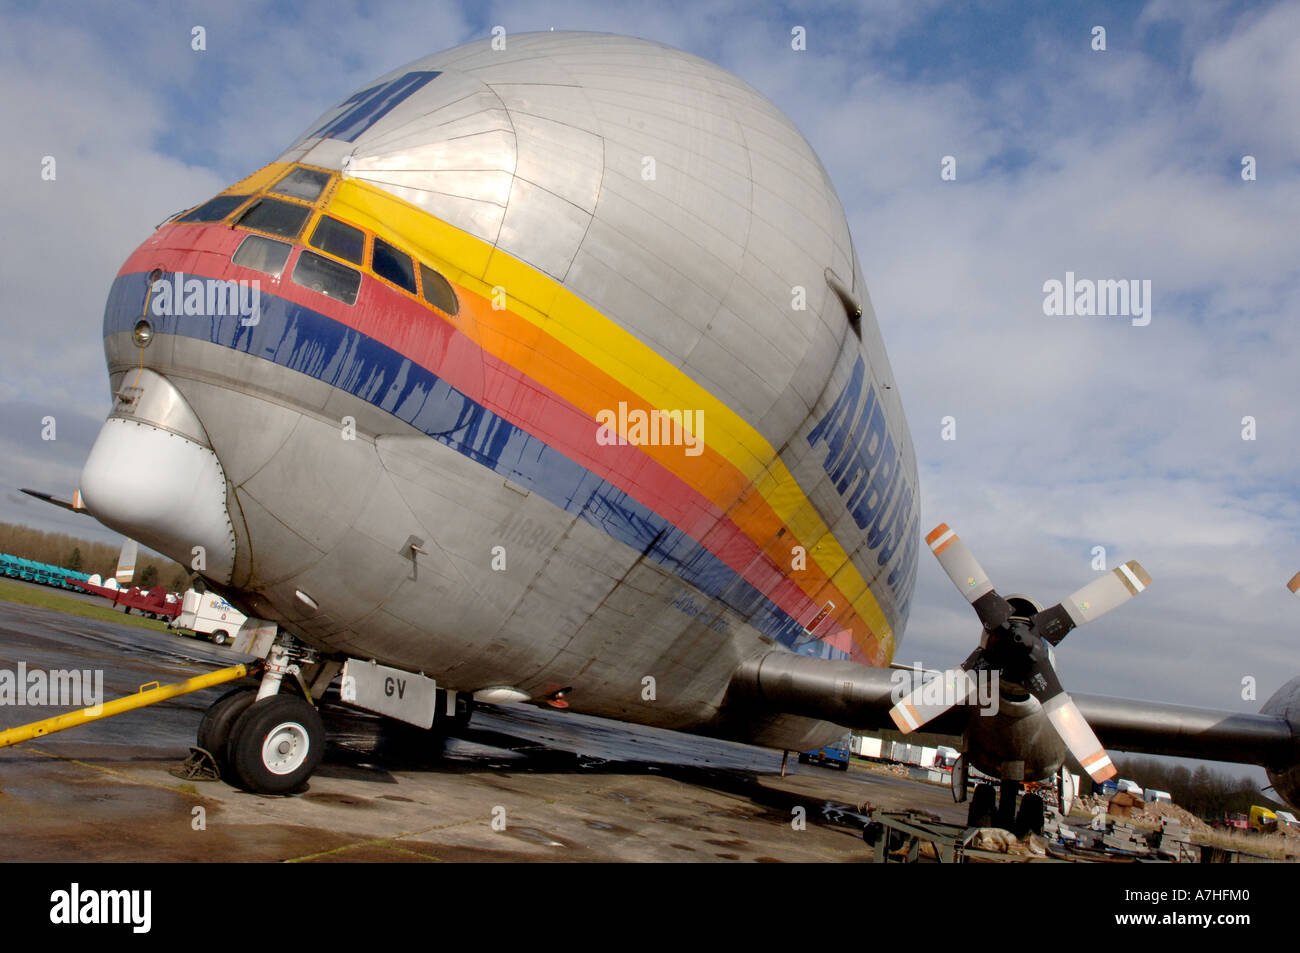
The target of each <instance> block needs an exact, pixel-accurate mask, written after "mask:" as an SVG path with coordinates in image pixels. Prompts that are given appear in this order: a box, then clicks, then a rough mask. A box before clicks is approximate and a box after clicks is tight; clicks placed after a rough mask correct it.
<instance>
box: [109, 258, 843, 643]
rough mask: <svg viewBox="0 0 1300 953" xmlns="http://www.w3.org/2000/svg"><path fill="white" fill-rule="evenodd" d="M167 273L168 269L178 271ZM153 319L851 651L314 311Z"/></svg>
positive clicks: (137, 281)
mask: <svg viewBox="0 0 1300 953" xmlns="http://www.w3.org/2000/svg"><path fill="white" fill-rule="evenodd" d="M187 277H190V276H189V274H188V273H187ZM195 277H197V276H195ZM164 279H165V280H168V281H170V280H171V276H170V275H164ZM147 281H148V276H147V275H145V274H144V273H142V272H141V273H136V274H131V275H122V276H120V277H118V279H117V280H116V281H115V282H114V283H113V288H112V290H111V291H110V292H109V297H108V304H107V305H106V307H105V310H104V334H105V336H107V335H109V334H113V333H116V332H120V331H130V330H131V329H132V328H133V327H134V326H135V323H136V321H138V320H139V319H140V312H141V307H142V305H143V302H144V300H145V290H146V287H147ZM149 320H150V323H151V324H152V325H153V328H154V333H155V334H177V335H182V336H184V337H189V338H194V339H196V340H201V341H209V342H211V343H212V344H219V345H221V346H223V347H228V348H231V349H232V350H236V351H242V352H244V353H245V354H249V355H252V356H254V357H260V358H262V359H264V360H268V361H271V362H273V363H275V364H278V365H280V366H281V367H286V368H288V369H290V370H294V371H299V372H300V373H303V374H307V375H309V376H311V377H314V378H315V379H316V380H319V381H323V382H325V383H326V384H329V385H331V386H333V387H337V388H339V389H340V390H344V391H347V392H348V393H349V394H353V395H354V396H356V397H358V398H360V399H362V400H364V401H366V402H367V403H369V404H372V405H373V406H375V407H378V408H380V409H381V410H385V411H387V412H388V413H390V414H392V415H393V416H394V417H396V418H398V419H399V420H403V421H405V422H406V423H408V424H410V425H411V426H413V427H415V428H416V429H417V430H419V431H421V432H422V433H425V434H427V435H428V436H430V437H432V438H433V439H434V440H437V441H438V442H439V443H442V444H444V445H445V446H448V447H450V448H451V449H453V450H455V451H456V452H457V453H460V454H463V455H464V456H466V457H468V458H469V459H471V460H473V461H475V462H476V463H480V464H482V465H483V466H485V467H488V468H490V469H491V470H493V471H494V472H496V473H498V474H500V475H501V476H503V477H505V478H507V479H509V480H512V481H513V482H515V483H518V484H520V485H521V486H524V487H527V488H528V489H529V490H530V491H532V492H534V493H537V494H539V495H541V496H543V497H545V498H546V499H547V500H549V501H550V502H552V503H554V504H555V505H556V506H558V507H560V508H561V509H563V510H564V511H565V512H568V513H573V514H575V515H578V516H580V517H581V518H582V519H583V520H585V521H586V522H588V523H590V524H591V525H592V526H595V527H597V528H598V529H600V530H602V531H604V532H605V533H606V534H607V535H609V536H612V537H613V538H614V539H616V540H618V541H619V542H621V543H624V544H625V545H627V546H630V547H632V548H633V549H635V550H636V551H638V552H642V553H645V555H646V558H647V559H651V560H653V561H654V562H656V563H659V564H660V565H661V566H664V567H665V568H666V569H668V570H670V571H671V572H673V573H674V574H675V575H677V576H678V577H680V578H681V579H682V580H683V581H685V582H687V583H689V584H690V585H692V586H694V587H695V588H696V589H698V590H700V591H701V592H703V593H704V594H705V595H707V596H709V597H710V598H712V599H715V600H717V601H718V602H720V603H722V604H723V605H725V606H726V607H727V608H729V609H731V610H732V611H733V612H735V613H737V614H738V615H739V616H740V617H741V618H743V619H745V620H746V621H747V622H748V623H749V624H750V625H751V626H753V627H754V628H755V629H757V630H758V631H759V632H762V633H763V634H764V635H766V636H767V637H768V638H770V639H772V640H774V641H775V642H777V643H778V644H780V645H783V646H785V647H786V648H788V649H790V650H792V651H794V652H797V653H799V654H801V655H812V656H818V657H821V658H834V659H843V658H847V657H848V655H847V653H845V652H844V651H843V650H841V649H837V648H834V647H833V646H831V645H829V644H827V643H825V642H823V641H821V640H820V639H816V638H813V637H811V636H809V635H808V634H807V633H806V632H805V631H804V629H803V627H802V626H801V625H799V623H798V622H796V621H795V620H794V619H793V618H791V617H790V616H789V615H788V614H787V613H786V612H785V611H784V610H783V609H781V608H780V607H779V606H777V605H776V604H775V603H773V602H772V601H771V600H770V599H768V598H767V597H766V596H764V595H763V594H762V593H761V592H759V591H758V590H757V589H755V588H754V587H753V586H752V585H750V583H748V582H747V581H746V580H745V579H744V578H743V577H742V576H741V575H740V574H739V573H737V572H736V571H735V570H733V569H732V568H731V567H730V566H728V565H727V564H726V563H724V562H723V561H722V560H721V559H719V558H718V557H717V556H716V555H714V554H713V553H711V552H710V551H709V550H708V549H707V548H706V547H704V546H703V545H701V544H700V543H698V542H696V541H695V540H694V539H692V538H691V537H690V536H688V535H687V534H686V533H684V532H683V531H682V530H680V529H678V528H677V527H676V526H675V525H673V524H672V523H671V522H669V521H668V520H667V519H665V518H664V517H662V516H660V515H659V514H657V513H655V512H654V511H652V510H650V509H649V508H647V507H645V506H643V505H642V504H641V503H639V502H637V501H636V500H635V499H633V498H632V497H630V496H628V495H627V494H626V493H625V492H623V491H622V490H620V489H619V488H618V487H616V486H614V485H613V484H611V483H609V482H607V481H605V480H604V479H602V478H601V477H599V476H597V475H596V474H594V473H592V472H591V471H590V470H588V469H586V468H585V467H583V466H582V465H580V464H578V463H576V462H575V461H573V460H571V459H569V458H568V457H567V456H565V455H564V454H563V453H561V452H559V451H558V450H556V449H555V448H553V447H551V446H549V445H548V444H547V443H545V442H544V441H543V440H540V439H539V438H537V437H534V436H533V435H531V434H529V433H527V432H526V431H524V430H521V429H520V428H519V427H516V426H515V425H514V424H512V423H510V422H509V421H507V420H505V419H503V418H501V417H499V416H497V415H496V414H493V413H491V412H490V411H488V410H487V408H485V407H483V406H482V405H481V404H478V403H475V402H474V401H472V400H470V399H469V398H468V397H467V396H466V395H465V394H463V393H461V392H460V391H458V390H456V389H455V388H453V387H451V386H450V385H449V384H447V383H446V381H443V380H442V379H441V378H439V377H437V376H436V375H434V374H433V373H432V372H431V371H429V370H427V369H426V368H423V367H421V366H419V365H418V364H416V363H415V362H413V361H411V360H410V359H409V358H406V357H403V356H402V355H401V354H399V353H397V352H396V351H394V350H393V349H392V348H389V347H388V346H386V345H384V344H381V343H380V342H378V341H376V340H374V339H372V338H370V337H367V336H366V335H364V334H362V333H360V332H359V331H355V330H353V329H352V328H349V327H346V326H345V325H343V324H340V323H339V322H337V321H335V320H333V319H332V318H330V317H328V316H326V315H323V314H321V313H320V312H318V311H313V310H311V309H310V308H306V307H304V306H302V305H299V304H295V303H294V302H292V301H288V300H286V299H284V298H281V297H278V296H276V295H271V294H268V293H267V292H266V291H262V293H261V319H260V320H259V322H258V323H257V324H255V325H252V326H243V325H241V324H240V318H239V316H238V315H228V316H207V315H200V316H190V315H174V314H173V315H166V316H157V315H150V319H149Z"/></svg>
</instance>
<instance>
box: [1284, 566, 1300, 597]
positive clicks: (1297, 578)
mask: <svg viewBox="0 0 1300 953" xmlns="http://www.w3.org/2000/svg"><path fill="white" fill-rule="evenodd" d="M1286 587H1287V588H1288V589H1290V590H1291V594H1292V595H1294V596H1296V597H1297V598H1300V572H1298V573H1296V574H1295V575H1294V576H1292V577H1291V581H1290V582H1288V583H1287V584H1286Z"/></svg>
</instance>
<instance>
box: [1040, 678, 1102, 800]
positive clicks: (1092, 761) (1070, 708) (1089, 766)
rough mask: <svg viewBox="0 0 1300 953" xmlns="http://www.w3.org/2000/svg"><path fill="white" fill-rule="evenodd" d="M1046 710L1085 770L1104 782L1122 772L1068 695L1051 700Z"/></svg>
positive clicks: (1095, 779)
mask: <svg viewBox="0 0 1300 953" xmlns="http://www.w3.org/2000/svg"><path fill="white" fill-rule="evenodd" d="M1043 711H1044V713H1046V715H1047V720H1048V721H1050V722H1051V723H1052V727H1053V728H1055V729H1056V733H1057V734H1058V735H1060V736H1061V740H1062V741H1064V742H1065V746H1066V747H1067V748H1069V749H1070V754H1072V755H1074V757H1075V759H1076V760H1077V761H1078V762H1079V764H1081V765H1083V769H1084V770H1085V771H1087V772H1088V774H1089V775H1091V776H1092V779H1093V780H1094V781H1096V782H1098V783H1100V782H1102V781H1105V780H1106V779H1108V778H1113V777H1114V776H1115V775H1116V774H1117V773H1118V772H1117V771H1116V770H1115V765H1113V764H1112V763H1111V760H1110V755H1108V754H1106V749H1105V748H1103V747H1102V746H1101V742H1100V741H1098V740H1097V736H1096V734H1094V733H1093V730H1092V728H1091V727H1089V725H1088V723H1087V722H1086V721H1085V720H1084V718H1083V713H1082V712H1081V711H1079V706H1078V705H1076V704H1075V703H1074V699H1072V698H1071V697H1070V695H1069V693H1068V692H1061V693H1059V694H1058V695H1056V696H1055V697H1052V698H1049V699H1048V700H1047V701H1046V702H1044V703H1043Z"/></svg>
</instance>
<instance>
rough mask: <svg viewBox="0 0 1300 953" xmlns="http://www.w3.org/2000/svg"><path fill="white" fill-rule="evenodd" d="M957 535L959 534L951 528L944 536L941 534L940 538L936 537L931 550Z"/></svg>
mask: <svg viewBox="0 0 1300 953" xmlns="http://www.w3.org/2000/svg"><path fill="white" fill-rule="evenodd" d="M956 535H957V534H956V533H954V532H953V531H952V529H951V528H949V529H948V532H946V533H944V534H943V535H942V536H940V537H939V538H938V539H936V540H935V541H934V542H933V543H931V544H930V549H931V551H933V550H936V549H938V548H939V547H940V546H942V545H943V544H944V543H946V542H948V540H950V539H952V538H953V537H954V536H956Z"/></svg>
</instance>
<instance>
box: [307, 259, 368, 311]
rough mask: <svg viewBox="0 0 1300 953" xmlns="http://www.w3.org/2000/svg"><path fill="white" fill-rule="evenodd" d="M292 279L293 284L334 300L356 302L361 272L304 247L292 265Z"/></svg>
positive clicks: (346, 302)
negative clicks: (295, 262)
mask: <svg viewBox="0 0 1300 953" xmlns="http://www.w3.org/2000/svg"><path fill="white" fill-rule="evenodd" d="M293 280H294V283H295V284H299V285H302V286H303V287H304V288H307V289H309V290H311V291H318V292H320V293H321V294H323V295H326V296H327V297H330V298H334V299H335V300H336V301H342V302H343V303H344V304H356V301H357V289H359V288H360V287H361V272H359V271H356V270H355V269H352V268H349V267H348V266H347V265H340V264H339V263H338V262H337V261H333V260H332V259H329V258H326V257H325V256H324V255H317V254H316V253H315V252H310V251H307V250H306V249H305V248H304V249H303V251H302V254H300V255H299V256H298V264H296V265H294V266H293Z"/></svg>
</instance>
